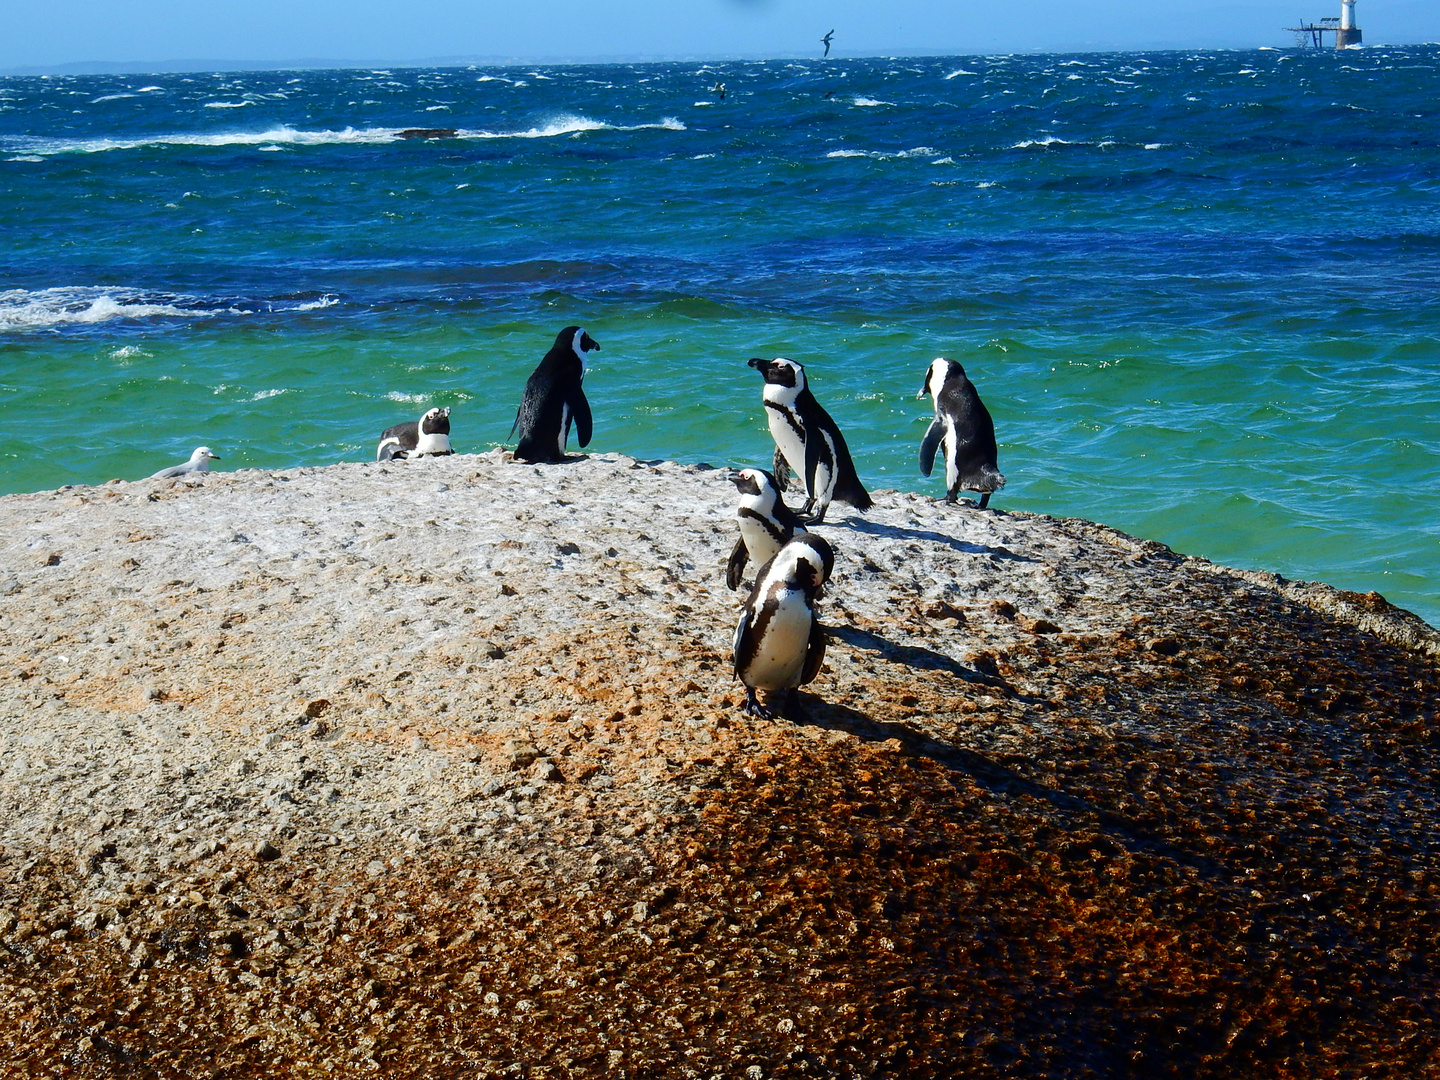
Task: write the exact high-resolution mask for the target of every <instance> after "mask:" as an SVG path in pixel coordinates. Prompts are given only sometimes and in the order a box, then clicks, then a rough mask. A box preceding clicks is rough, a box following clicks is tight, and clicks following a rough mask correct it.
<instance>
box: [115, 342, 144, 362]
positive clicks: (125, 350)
mask: <svg viewBox="0 0 1440 1080" xmlns="http://www.w3.org/2000/svg"><path fill="white" fill-rule="evenodd" d="M154 355H155V354H154V353H148V352H146V351H145V350H144V349H142V348H140V346H138V345H122V346H120V348H118V349H111V350H110V359H111V360H133V359H134V358H135V357H137V356H151V357H153V356H154Z"/></svg>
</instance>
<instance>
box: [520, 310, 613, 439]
mask: <svg viewBox="0 0 1440 1080" xmlns="http://www.w3.org/2000/svg"><path fill="white" fill-rule="evenodd" d="M598 348H600V346H599V344H597V343H596V341H595V339H594V338H592V337H591V336H590V335H589V334H587V333H586V332H585V330H584V329H583V328H582V327H579V326H567V327H566V328H565V329H564V330H561V331H560V333H559V335H558V336H557V337H556V338H555V344H554V345H552V346H550V351H549V352H547V353H546V354H545V357H544V359H542V360H541V361H540V363H539V364H538V365H536V367H535V370H534V371H532V372H531V373H530V378H529V379H527V380H526V382H525V396H524V397H522V398H521V399H520V410H519V411H518V412H517V413H516V414H515V423H514V425H513V426H512V427H511V428H510V434H511V435H512V436H513V435H514V434H515V432H516V431H519V432H520V441H519V443H517V444H516V446H515V456H516V457H517V458H519V459H520V460H521V461H531V462H538V461H564V460H565V443H566V442H567V441H568V440H569V438H570V422H571V421H572V420H573V421H574V422H575V434H576V437H577V438H578V440H579V442H580V445H581V446H588V445H589V443H590V403H589V402H588V401H586V400H585V391H584V390H583V389H582V388H581V386H580V383H581V380H583V379H584V378H585V354H586V353H587V352H589V351H590V350H591V349H598Z"/></svg>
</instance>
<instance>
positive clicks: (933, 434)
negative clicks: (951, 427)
mask: <svg viewBox="0 0 1440 1080" xmlns="http://www.w3.org/2000/svg"><path fill="white" fill-rule="evenodd" d="M944 437H945V425H944V424H942V423H940V421H939V420H931V421H930V427H929V429H928V430H927V431H926V432H925V438H923V439H921V440H920V475H922V476H929V475H930V470H932V469H933V468H935V451H936V450H938V449H940V440H941V439H943V438H944Z"/></svg>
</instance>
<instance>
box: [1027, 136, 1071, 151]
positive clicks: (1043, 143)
mask: <svg viewBox="0 0 1440 1080" xmlns="http://www.w3.org/2000/svg"><path fill="white" fill-rule="evenodd" d="M1083 145H1085V144H1084V143H1072V142H1070V141H1069V140H1068V139H1057V138H1056V137H1055V136H1054V135H1046V136H1045V137H1044V138H1043V139H1022V140H1021V141H1020V142H1017V143H1015V144H1014V145H1012V146H1011V147H1010V149H1011V150H1029V149H1030V148H1031V147H1033V146H1038V147H1040V148H1041V149H1045V150H1048V149H1049V148H1050V147H1052V146H1083Z"/></svg>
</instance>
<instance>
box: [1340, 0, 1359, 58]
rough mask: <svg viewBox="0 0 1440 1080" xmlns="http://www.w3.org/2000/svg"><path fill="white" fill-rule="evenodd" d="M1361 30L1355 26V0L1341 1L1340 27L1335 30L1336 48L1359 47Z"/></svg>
mask: <svg viewBox="0 0 1440 1080" xmlns="http://www.w3.org/2000/svg"><path fill="white" fill-rule="evenodd" d="M1360 42H1361V36H1360V28H1359V27H1358V26H1356V25H1355V0H1340V25H1339V27H1338V28H1337V29H1336V30H1335V47H1336V48H1337V49H1343V48H1345V46H1347V45H1359V44H1360Z"/></svg>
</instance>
